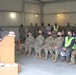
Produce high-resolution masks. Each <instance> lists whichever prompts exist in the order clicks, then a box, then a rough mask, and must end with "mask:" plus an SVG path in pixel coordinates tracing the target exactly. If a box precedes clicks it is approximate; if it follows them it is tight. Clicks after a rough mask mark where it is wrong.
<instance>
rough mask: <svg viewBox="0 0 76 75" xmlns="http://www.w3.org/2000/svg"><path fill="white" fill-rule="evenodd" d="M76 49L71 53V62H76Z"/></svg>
mask: <svg viewBox="0 0 76 75" xmlns="http://www.w3.org/2000/svg"><path fill="white" fill-rule="evenodd" d="M75 56H76V50H74V51H72V53H71V62H73V63H75Z"/></svg>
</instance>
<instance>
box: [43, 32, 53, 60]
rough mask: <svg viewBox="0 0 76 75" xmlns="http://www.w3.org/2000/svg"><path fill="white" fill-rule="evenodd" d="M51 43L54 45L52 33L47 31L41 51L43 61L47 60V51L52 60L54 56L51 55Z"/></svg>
mask: <svg viewBox="0 0 76 75" xmlns="http://www.w3.org/2000/svg"><path fill="white" fill-rule="evenodd" d="M53 43H54V38H53V37H52V33H51V32H50V31H49V32H48V37H47V38H46V39H45V42H44V46H43V49H44V51H45V59H47V58H48V51H49V52H50V54H51V56H52V59H54V54H53V51H52V50H53Z"/></svg>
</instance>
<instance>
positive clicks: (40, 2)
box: [35, 0, 43, 4]
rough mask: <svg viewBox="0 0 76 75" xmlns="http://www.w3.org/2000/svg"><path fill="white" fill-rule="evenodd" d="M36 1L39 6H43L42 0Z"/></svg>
mask: <svg viewBox="0 0 76 75" xmlns="http://www.w3.org/2000/svg"><path fill="white" fill-rule="evenodd" d="M35 1H36V2H37V3H39V4H43V2H42V1H41V0H35Z"/></svg>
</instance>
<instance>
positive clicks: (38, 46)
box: [34, 30, 44, 58]
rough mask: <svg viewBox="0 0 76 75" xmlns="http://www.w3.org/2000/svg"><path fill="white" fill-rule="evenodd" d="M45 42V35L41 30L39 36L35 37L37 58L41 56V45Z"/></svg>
mask: <svg viewBox="0 0 76 75" xmlns="http://www.w3.org/2000/svg"><path fill="white" fill-rule="evenodd" d="M43 43H44V37H43V36H42V31H41V30H39V36H37V37H36V39H35V46H34V47H35V57H36V58H41V52H42V51H41V46H42V45H43Z"/></svg>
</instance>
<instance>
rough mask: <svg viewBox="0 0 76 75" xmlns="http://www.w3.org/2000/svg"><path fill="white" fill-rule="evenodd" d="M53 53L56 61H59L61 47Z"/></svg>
mask: <svg viewBox="0 0 76 75" xmlns="http://www.w3.org/2000/svg"><path fill="white" fill-rule="evenodd" d="M53 52H54V56H55V59H54V61H57V59H58V56H59V55H60V52H61V47H59V48H57V49H54V50H53Z"/></svg>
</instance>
